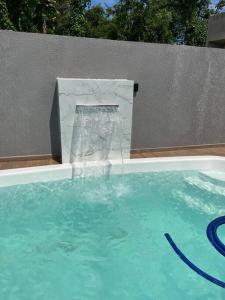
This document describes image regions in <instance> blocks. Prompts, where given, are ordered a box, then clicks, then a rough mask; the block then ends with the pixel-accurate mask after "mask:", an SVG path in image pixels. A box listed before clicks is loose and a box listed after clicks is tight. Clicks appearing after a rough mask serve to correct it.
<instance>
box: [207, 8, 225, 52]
mask: <svg viewBox="0 0 225 300" xmlns="http://www.w3.org/2000/svg"><path fill="white" fill-rule="evenodd" d="M207 44H208V46H210V47H217V48H225V13H221V14H216V15H214V16H211V17H210V18H209V24H208V37H207Z"/></svg>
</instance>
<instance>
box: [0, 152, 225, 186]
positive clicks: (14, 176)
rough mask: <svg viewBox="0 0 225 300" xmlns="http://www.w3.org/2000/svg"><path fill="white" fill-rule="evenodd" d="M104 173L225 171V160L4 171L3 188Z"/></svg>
mask: <svg viewBox="0 0 225 300" xmlns="http://www.w3.org/2000/svg"><path fill="white" fill-rule="evenodd" d="M102 168H104V169H103V171H104V174H106V175H110V174H121V173H124V174H130V173H146V172H159V171H182V170H197V171H205V172H207V171H214V172H215V171H216V172H225V157H221V156H188V157H187V156H179V157H161V158H138V159H126V160H124V164H123V167H122V164H121V160H113V161H108V162H107V163H106V164H99V163H98V162H86V163H74V164H68V163H66V164H60V165H48V166H38V167H28V168H17V169H8V170H0V187H6V186H12V185H20V184H28V183H35V182H48V181H57V180H64V179H72V178H76V177H80V176H82V175H83V176H92V175H96V174H98V171H100V172H102Z"/></svg>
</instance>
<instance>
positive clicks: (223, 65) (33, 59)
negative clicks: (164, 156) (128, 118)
mask: <svg viewBox="0 0 225 300" xmlns="http://www.w3.org/2000/svg"><path fill="white" fill-rule="evenodd" d="M56 77H83V78H127V79H133V80H134V81H135V82H138V83H139V91H138V93H137V95H136V97H135V99H134V113H133V130H132V148H133V149H138V148H155V147H172V146H184V145H197V144H214V143H224V142H225V126H224V124H225V84H224V83H225V52H224V50H221V49H213V48H212V49H209V48H194V47H185V46H170V45H158V44H144V43H132V42H119V41H109V40H96V39H83V38H72V37H62V36H51V35H39V34H28V33H15V32H9V31H0V157H3V156H14V155H37V154H49V153H53V154H59V153H60V142H59V126H58V116H57V101H56V99H57V97H56V89H55V87H56Z"/></svg>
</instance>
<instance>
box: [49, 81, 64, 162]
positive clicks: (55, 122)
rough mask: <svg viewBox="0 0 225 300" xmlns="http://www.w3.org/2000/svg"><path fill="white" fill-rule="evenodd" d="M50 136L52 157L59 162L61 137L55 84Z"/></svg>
mask: <svg viewBox="0 0 225 300" xmlns="http://www.w3.org/2000/svg"><path fill="white" fill-rule="evenodd" d="M50 136H51V153H52V155H53V157H54V158H56V159H57V160H58V161H60V162H61V153H62V150H61V139H60V121H59V103H58V87H57V83H56V85H55V91H54V96H53V102H52V110H51V116H50Z"/></svg>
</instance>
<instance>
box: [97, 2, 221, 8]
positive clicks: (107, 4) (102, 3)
mask: <svg viewBox="0 0 225 300" xmlns="http://www.w3.org/2000/svg"><path fill="white" fill-rule="evenodd" d="M218 1H219V0H212V6H213V7H215V4H216V3H217V2H218ZM115 2H116V0H92V5H96V4H101V5H102V6H104V7H105V6H112V5H113V4H114V3H115Z"/></svg>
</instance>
